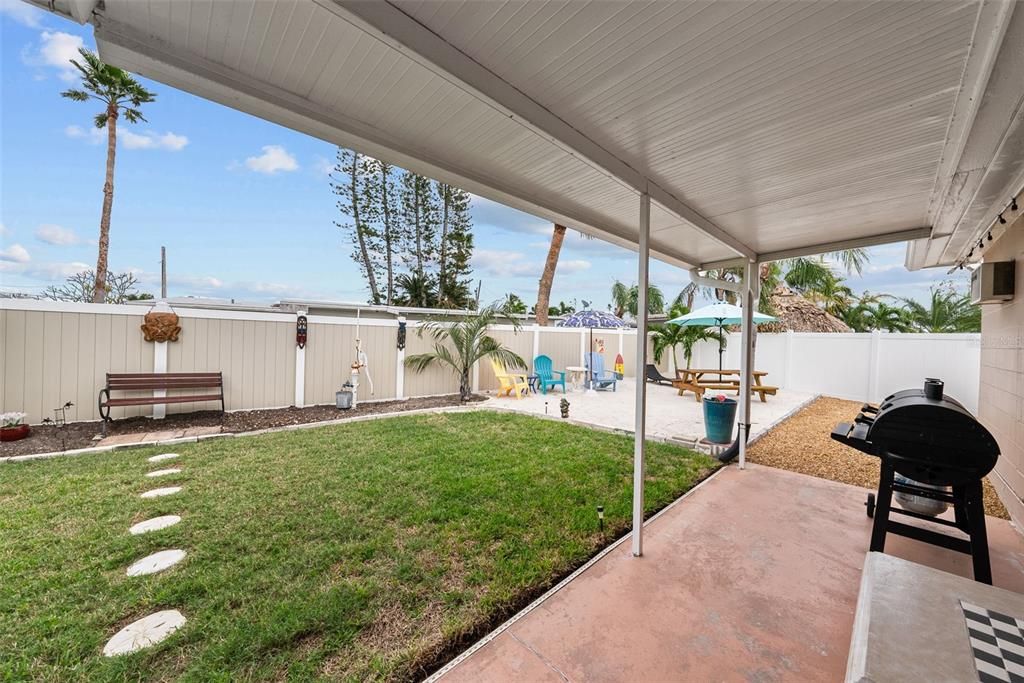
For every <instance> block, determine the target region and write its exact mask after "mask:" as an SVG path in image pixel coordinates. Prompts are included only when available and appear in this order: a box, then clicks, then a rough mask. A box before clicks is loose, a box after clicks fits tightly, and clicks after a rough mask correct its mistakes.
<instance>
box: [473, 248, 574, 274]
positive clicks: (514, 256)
mask: <svg viewBox="0 0 1024 683" xmlns="http://www.w3.org/2000/svg"><path fill="white" fill-rule="evenodd" d="M473 268H475V269H478V270H480V271H482V272H483V273H484V274H485V275H490V276H494V277H537V278H539V277H540V274H541V271H542V270H543V269H544V262H543V261H533V260H527V259H526V256H525V254H523V253H521V252H518V251H505V250H502V249H477V250H475V251H474V252H473ZM589 268H590V261H587V260H584V259H563V260H559V261H558V271H557V272H558V273H559V274H561V275H569V274H572V273H579V272H581V271H584V270H587V269H589Z"/></svg>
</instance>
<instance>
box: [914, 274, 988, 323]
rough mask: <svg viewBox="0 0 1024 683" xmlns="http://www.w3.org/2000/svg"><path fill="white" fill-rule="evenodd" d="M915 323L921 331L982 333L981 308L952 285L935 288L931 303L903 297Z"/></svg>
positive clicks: (933, 288)
mask: <svg viewBox="0 0 1024 683" xmlns="http://www.w3.org/2000/svg"><path fill="white" fill-rule="evenodd" d="M903 306H904V308H905V309H906V311H907V314H908V317H909V319H910V322H911V325H912V326H913V327H914V328H915V329H917V330H920V331H921V332H980V331H981V307H979V306H976V305H974V304H972V303H971V299H970V297H969V296H968V295H967V294H964V293H962V292H958V291H957V290H956V289H954V288H953V286H952V285H951V284H945V283H944V284H941V285H938V286H935V287H932V288H931V297H930V300H929V302H928V306H927V307H926V306H924V305H922V304H921V303H919V302H917V301H914V300H913V299H903Z"/></svg>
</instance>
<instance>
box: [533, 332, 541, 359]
mask: <svg viewBox="0 0 1024 683" xmlns="http://www.w3.org/2000/svg"><path fill="white" fill-rule="evenodd" d="M539 355H540V325H537V324H536V323H535V324H534V326H533V357H534V358H536V357H537V356H539Z"/></svg>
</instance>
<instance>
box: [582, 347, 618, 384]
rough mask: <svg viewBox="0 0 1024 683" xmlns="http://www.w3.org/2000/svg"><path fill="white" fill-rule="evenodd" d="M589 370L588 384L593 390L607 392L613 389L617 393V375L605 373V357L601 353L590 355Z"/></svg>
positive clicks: (588, 360)
mask: <svg viewBox="0 0 1024 683" xmlns="http://www.w3.org/2000/svg"><path fill="white" fill-rule="evenodd" d="M587 370H588V371H587V383H588V384H589V385H590V388H591V389H596V390H597V391H607V390H608V388H609V387H611V390H612V391H615V386H616V379H615V374H614V373H611V372H605V370H604V356H602V355H601V354H599V353H588V354H587Z"/></svg>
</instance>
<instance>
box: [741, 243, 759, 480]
mask: <svg viewBox="0 0 1024 683" xmlns="http://www.w3.org/2000/svg"><path fill="white" fill-rule="evenodd" d="M758 275H759V273H758V267H757V263H756V262H755V261H747V263H746V265H745V267H744V270H743V289H742V290H741V292H740V295H741V296H742V302H741V303H742V305H743V326H742V328H741V332H740V424H739V429H738V430H737V433H736V438H737V439H739V443H740V448H739V450H740V469H741V470H742V469H744V468H746V466H747V439H748V438H750V386H751V384H753V382H752V381H751V379H752V377H753V375H752V373H753V371H754V335H755V334H756V330H755V329H754V309H755V308H756V307H757V298H758V296H757V288H758V284H759V279H758Z"/></svg>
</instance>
